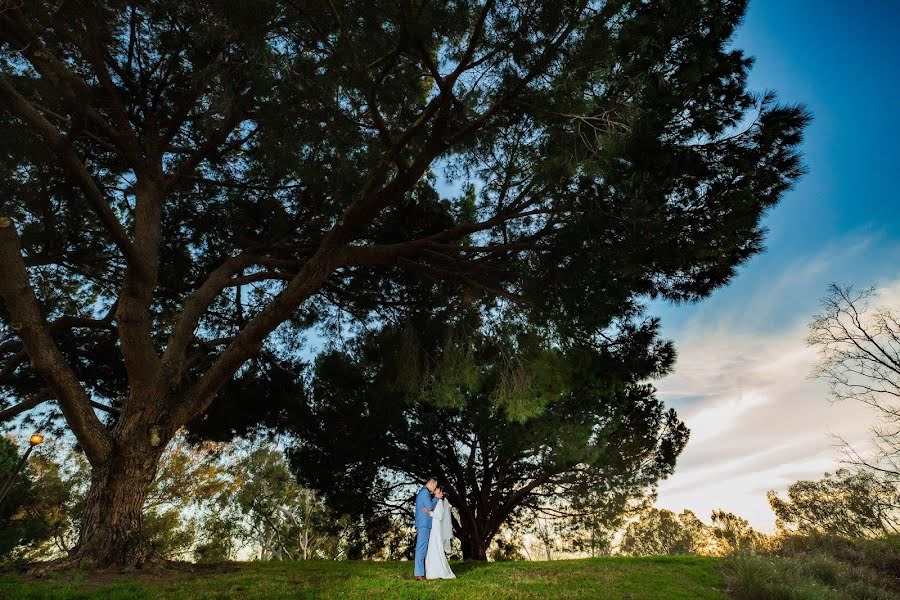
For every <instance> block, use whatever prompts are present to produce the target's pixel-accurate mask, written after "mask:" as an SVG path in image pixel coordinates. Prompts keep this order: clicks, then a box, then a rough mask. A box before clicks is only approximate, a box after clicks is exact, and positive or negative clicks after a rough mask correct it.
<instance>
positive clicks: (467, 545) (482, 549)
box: [460, 533, 490, 560]
mask: <svg viewBox="0 0 900 600" xmlns="http://www.w3.org/2000/svg"><path fill="white" fill-rule="evenodd" d="M477 538H478V536H473V535H472V534H470V533H465V534H464V535H462V536H461V537H460V544H461V546H462V555H463V560H487V547H488V545H490V540H487V543H483V542H482V541H481V540H479V539H477Z"/></svg>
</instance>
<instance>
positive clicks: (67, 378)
mask: <svg viewBox="0 0 900 600" xmlns="http://www.w3.org/2000/svg"><path fill="white" fill-rule="evenodd" d="M0 295H2V296H3V299H4V301H5V302H6V308H7V310H8V311H9V314H10V318H11V323H10V325H11V326H12V327H13V329H15V330H17V331H18V332H19V335H20V336H21V337H22V342H23V343H24V345H25V350H26V351H27V352H28V356H29V358H30V359H31V362H32V364H33V365H34V369H35V371H36V372H37V373H38V374H39V375H40V376H41V377H42V378H43V379H44V380H45V381H46V382H47V383H48V385H50V387H51V388H52V389H53V391H54V393H55V394H56V397H57V398H59V406H60V408H61V409H62V411H63V414H64V415H65V417H66V421H67V422H68V423H69V426H70V427H71V428H72V432H73V433H74V434H75V437H76V438H77V439H78V442H79V443H80V444H81V446H82V447H83V448H84V451H85V454H86V455H87V457H88V459H89V460H90V461H91V464H100V463H102V462H103V461H104V460H105V458H106V456H107V454H108V452H109V449H110V447H111V439H110V436H109V433H108V432H107V431H106V428H105V427H104V426H103V423H102V422H100V419H98V418H97V415H96V414H95V413H94V411H93V409H92V408H91V402H90V397H89V396H88V394H87V392H86V391H85V390H84V388H83V387H82V386H81V384H80V383H79V382H78V378H77V377H76V376H75V373H74V372H73V371H72V368H71V367H70V366H69V365H68V363H66V360H65V358H64V357H63V355H62V353H61V352H60V351H59V348H57V346H56V344H55V343H54V341H53V338H52V336H51V335H50V331H49V328H48V326H47V322H46V320H45V319H44V316H43V315H42V314H41V309H40V307H39V305H38V301H37V298H36V297H35V295H34V291H33V289H32V287H31V283H30V281H29V280H28V272H27V271H26V269H25V264H24V263H23V262H22V249H21V245H20V243H19V236H18V234H17V233H16V228H15V225H14V223H13V221H12V219H10V218H9V217H6V216H3V215H0Z"/></svg>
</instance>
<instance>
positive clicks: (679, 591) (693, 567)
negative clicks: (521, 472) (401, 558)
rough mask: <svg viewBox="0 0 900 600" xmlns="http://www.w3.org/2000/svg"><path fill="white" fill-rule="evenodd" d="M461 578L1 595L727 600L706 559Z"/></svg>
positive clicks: (133, 578) (259, 574)
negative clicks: (724, 599)
mask: <svg viewBox="0 0 900 600" xmlns="http://www.w3.org/2000/svg"><path fill="white" fill-rule="evenodd" d="M453 569H454V571H455V572H456V574H457V577H458V579H455V580H449V581H426V582H420V581H415V580H414V579H413V577H412V563H409V562H324V561H310V562H283V563H242V564H234V565H228V566H220V567H211V568H208V569H203V568H202V567H201V568H198V570H197V571H194V572H172V571H166V572H164V573H140V574H128V575H113V574H105V573H87V572H75V573H72V572H69V573H61V574H57V575H52V576H48V577H47V578H42V579H26V578H25V577H23V576H22V575H18V574H13V573H8V574H5V575H2V576H0V598H16V599H19V600H29V599H39V598H40V599H42V600H43V599H48V600H49V599H54V600H55V599H60V600H62V599H68V598H85V599H87V598H90V599H92V600H93V599H105V600H114V599H115V600H120V599H122V600H124V599H126V598H128V599H130V598H154V599H156V598H159V599H165V600H181V599H190V600H197V599H200V598H217V599H222V600H226V599H239V600H253V599H257V598H259V599H262V598H265V599H266V600H273V599H278V598H290V599H292V600H293V599H296V598H392V599H393V598H423V599H425V598H428V599H435V598H443V599H447V600H454V599H469V598H593V599H602V598H611V599H612V598H615V599H628V600H639V599H643V598H646V599H654V600H655V599H658V598H665V599H667V600H677V599H680V598H683V599H685V600H687V599H691V600H693V599H705V598H709V599H712V598H726V597H727V596H726V595H725V593H724V587H725V584H724V582H723V580H722V575H721V572H720V571H721V570H720V568H719V561H718V559H715V558H710V557H702V556H667V557H647V558H628V557H613V558H597V559H586V560H566V561H554V562H506V563H471V562H469V563H455V564H453Z"/></svg>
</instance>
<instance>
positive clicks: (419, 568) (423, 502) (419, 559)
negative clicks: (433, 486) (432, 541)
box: [415, 485, 437, 577]
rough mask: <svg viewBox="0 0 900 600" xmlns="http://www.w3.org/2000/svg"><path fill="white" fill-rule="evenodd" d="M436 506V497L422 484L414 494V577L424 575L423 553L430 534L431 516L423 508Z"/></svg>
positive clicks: (426, 551) (430, 508) (426, 550)
mask: <svg viewBox="0 0 900 600" xmlns="http://www.w3.org/2000/svg"><path fill="white" fill-rule="evenodd" d="M435 506H437V498H432V497H431V492H429V491H428V488H426V487H425V486H424V485H423V486H422V489H421V490H419V493H418V494H416V567H415V574H416V577H420V576H424V575H425V555H426V554H427V553H428V538H429V537H430V536H431V517H430V516H429V515H427V514H425V509H426V508H427V509H428V510H434V507H435Z"/></svg>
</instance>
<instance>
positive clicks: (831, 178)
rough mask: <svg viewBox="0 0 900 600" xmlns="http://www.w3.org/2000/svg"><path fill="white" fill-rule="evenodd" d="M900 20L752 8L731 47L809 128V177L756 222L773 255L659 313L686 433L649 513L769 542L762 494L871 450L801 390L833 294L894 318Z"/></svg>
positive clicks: (666, 395) (849, 419)
mask: <svg viewBox="0 0 900 600" xmlns="http://www.w3.org/2000/svg"><path fill="white" fill-rule="evenodd" d="M898 26H900V6H898V5H897V4H896V3H892V2H870V3H865V4H864V5H854V6H853V7H852V8H851V7H849V6H848V5H846V4H844V3H841V2H836V1H827V2H812V1H802V2H791V3H782V2H776V1H775V0H756V1H751V3H750V9H749V12H748V14H747V17H746V19H745V21H744V24H743V26H742V27H741V29H740V30H739V32H738V35H737V37H736V40H735V46H736V47H738V48H741V49H742V50H744V51H745V52H746V53H747V54H749V55H751V56H754V57H755V58H756V64H755V66H754V68H753V70H752V73H751V76H750V83H751V87H752V88H753V89H755V90H757V91H762V90H769V89H771V90H775V91H776V92H777V93H778V97H779V100H780V101H781V102H785V103H795V102H799V103H803V104H805V105H806V106H807V107H808V108H809V110H810V111H811V112H812V114H813V118H814V120H813V123H812V125H811V126H810V128H809V130H808V131H807V134H806V139H805V142H804V147H803V150H804V154H805V162H806V164H807V166H808V168H809V173H808V174H807V175H806V176H805V177H804V178H803V179H802V181H801V182H800V183H799V184H798V185H797V187H796V189H794V190H792V191H790V192H789V193H788V194H786V196H785V198H784V200H783V201H782V203H781V204H780V205H779V206H778V207H777V208H775V209H774V210H773V211H772V212H771V213H770V214H769V215H768V216H767V217H766V220H765V225H766V226H767V228H768V229H769V234H768V236H767V238H766V245H767V250H766V252H765V253H764V254H762V255H760V256H757V257H754V258H753V259H751V260H750V261H749V263H748V264H747V265H745V266H743V267H742V268H741V269H740V270H739V271H738V275H737V277H736V278H735V280H734V282H733V283H732V284H731V285H729V286H727V287H725V288H723V289H721V290H717V291H716V292H715V293H713V295H712V297H711V298H709V299H707V300H704V301H702V302H700V303H697V304H693V305H680V306H673V305H669V304H665V303H656V302H654V303H652V304H651V305H650V306H649V307H648V312H649V313H650V314H655V315H659V316H660V317H661V318H662V330H663V336H664V337H666V338H669V339H672V340H674V342H675V346H676V348H677V350H678V361H677V363H676V366H675V370H674V372H673V374H671V375H670V376H668V377H666V378H665V379H662V380H660V381H657V382H655V384H656V385H657V387H658V389H659V394H660V397H661V398H663V399H664V400H665V401H666V404H667V406H670V407H673V408H675V409H676V410H677V411H678V413H679V416H680V417H681V418H682V419H683V420H684V421H685V422H686V424H687V426H688V427H689V428H690V429H691V440H690V442H689V443H688V445H687V448H686V449H685V451H684V452H683V454H682V455H681V457H680V458H679V461H678V464H677V466H676V469H675V474H674V475H673V476H672V477H670V478H669V479H668V480H666V481H664V482H662V484H661V485H660V489H659V499H658V502H657V506H658V507H660V508H667V509H670V510H673V511H675V512H680V511H681V510H682V509H685V508H687V509H690V510H693V511H694V512H695V513H696V514H697V516H698V517H700V518H701V519H702V520H704V521H705V522H709V516H710V512H711V511H712V510H715V509H719V508H721V509H724V510H726V511H729V512H733V513H735V514H737V515H740V516H742V517H744V518H746V519H748V520H749V521H750V523H751V524H752V525H753V526H754V527H755V528H757V529H759V530H762V531H766V532H771V531H773V530H774V521H775V516H774V514H773V513H772V511H771V510H770V509H769V504H768V501H767V499H766V492H767V491H769V490H775V491H778V492H783V491H784V490H785V489H786V488H787V486H788V485H790V484H791V483H793V482H794V481H797V480H800V479H819V478H821V477H822V476H823V475H824V473H825V472H833V471H834V470H836V469H837V468H839V467H840V463H839V458H840V451H839V448H838V442H837V440H836V439H835V436H840V437H842V438H844V439H846V440H847V441H848V442H850V443H851V444H856V445H864V444H865V443H866V441H867V440H868V438H869V435H868V429H869V427H870V426H871V425H872V424H873V414H872V413H871V411H869V410H868V409H867V408H866V407H864V406H861V405H859V404H853V403H847V402H844V403H833V402H830V401H829V398H828V390H827V385H826V383H825V382H824V381H822V380H817V379H811V378H810V377H809V375H810V373H811V371H812V368H813V366H814V365H815V363H816V360H817V356H816V352H815V350H814V349H813V348H810V347H808V346H807V345H806V343H805V338H806V335H807V324H808V323H809V322H810V320H811V319H812V317H813V315H814V314H815V313H817V312H818V310H819V300H820V298H822V297H823V296H824V295H825V294H826V292H827V289H826V288H827V285H828V284H829V283H832V282H834V283H839V284H851V285H854V286H856V287H859V288H864V287H868V286H870V285H876V286H877V287H878V290H879V292H880V295H879V297H878V298H877V299H876V300H875V302H874V304H876V305H886V306H893V307H895V308H897V309H898V310H900V195H898V192H897V190H896V187H895V183H896V182H895V177H896V176H895V173H896V170H897V162H898V152H897V149H896V144H897V140H898V138H900V117H898V111H897V98H898V97H900V76H898V70H897V68H896V65H895V64H894V63H895V62H896V60H897V58H898V57H900V43H898V41H897V40H898V36H896V35H895V32H896V30H897V29H898Z"/></svg>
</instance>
